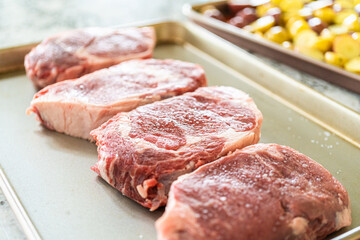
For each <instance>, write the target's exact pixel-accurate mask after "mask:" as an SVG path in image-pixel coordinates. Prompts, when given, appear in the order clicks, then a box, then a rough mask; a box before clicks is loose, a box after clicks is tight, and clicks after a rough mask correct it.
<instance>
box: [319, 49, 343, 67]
mask: <svg viewBox="0 0 360 240" xmlns="http://www.w3.org/2000/svg"><path fill="white" fill-rule="evenodd" d="M324 60H325V62H327V63H329V64H331V65H334V66H338V67H343V66H344V64H345V59H344V58H343V57H342V56H341V55H339V54H337V53H335V52H326V53H325V55H324Z"/></svg>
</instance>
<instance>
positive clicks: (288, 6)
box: [279, 0, 304, 12]
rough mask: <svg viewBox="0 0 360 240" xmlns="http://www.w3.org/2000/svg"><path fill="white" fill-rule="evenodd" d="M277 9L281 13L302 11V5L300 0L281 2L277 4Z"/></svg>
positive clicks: (283, 0) (284, 0)
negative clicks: (278, 8)
mask: <svg viewBox="0 0 360 240" xmlns="http://www.w3.org/2000/svg"><path fill="white" fill-rule="evenodd" d="M279 7H280V9H281V10H282V11H284V12H288V11H293V10H299V9H302V8H303V7H304V3H303V1H302V0H282V1H281V2H280V3H279Z"/></svg>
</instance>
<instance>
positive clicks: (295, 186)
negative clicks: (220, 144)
mask: <svg viewBox="0 0 360 240" xmlns="http://www.w3.org/2000/svg"><path fill="white" fill-rule="evenodd" d="M350 224H351V210H350V199H349V196H348V194H347V192H346V190H345V188H344V187H343V186H342V185H341V184H340V183H339V182H338V181H337V180H336V179H335V178H334V177H333V176H332V175H331V174H330V173H329V172H328V171H327V170H326V169H325V168H324V167H322V166H321V165H320V164H318V163H317V162H315V161H313V160H311V159H310V158H309V157H307V156H305V155H303V154H301V153H299V152H297V151H295V150H294V149H291V148H289V147H285V146H280V145H275V144H255V145H252V146H249V147H246V148H243V149H242V150H237V151H235V152H234V153H232V154H229V155H227V156H226V157H223V158H221V159H219V160H217V161H215V162H213V163H210V164H207V165H205V166H203V167H201V168H199V169H197V170H196V171H195V172H193V173H190V174H187V175H185V176H182V177H180V178H179V179H178V180H177V181H176V182H174V183H173V184H172V186H171V190H170V194H169V202H168V205H167V206H166V210H165V213H164V215H163V216H162V217H161V218H160V219H159V220H158V221H157V222H156V228H157V233H158V240H182V239H184V240H185V239H186V240H208V239H219V240H233V239H237V240H248V239H268V240H278V239H309V240H310V239H323V238H325V236H327V235H328V234H330V233H332V232H334V231H336V230H338V229H340V228H342V227H344V226H348V225H350Z"/></svg>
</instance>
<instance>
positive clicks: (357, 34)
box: [351, 32, 360, 44]
mask: <svg viewBox="0 0 360 240" xmlns="http://www.w3.org/2000/svg"><path fill="white" fill-rule="evenodd" d="M351 37H352V38H353V39H354V40H356V41H357V42H358V43H359V44H360V32H354V33H353V34H351Z"/></svg>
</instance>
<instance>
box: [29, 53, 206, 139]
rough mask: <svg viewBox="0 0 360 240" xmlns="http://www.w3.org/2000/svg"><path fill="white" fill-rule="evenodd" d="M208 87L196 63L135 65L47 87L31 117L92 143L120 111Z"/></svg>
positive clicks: (139, 62) (147, 62) (125, 64)
mask: <svg viewBox="0 0 360 240" xmlns="http://www.w3.org/2000/svg"><path fill="white" fill-rule="evenodd" d="M206 85H207V82H206V77H205V72H204V70H203V68H202V67H200V66H199V65H196V64H193V63H188V62H182V61H178V60H171V59H166V60H158V59H145V60H130V61H126V62H123V63H120V64H118V65H115V66H112V67H110V68H106V69H102V70H98V71H96V72H93V73H90V74H87V75H85V76H83V77H81V78H79V79H77V80H67V81H62V82H59V83H55V84H53V85H50V86H47V87H45V88H43V89H42V90H40V91H39V92H38V93H36V94H35V96H34V98H33V100H32V102H31V106H30V107H29V109H28V110H27V112H28V113H31V112H34V113H36V116H37V119H38V120H39V121H40V122H41V123H42V124H43V125H44V126H45V127H47V128H49V129H51V130H55V131H58V132H61V133H65V134H68V135H71V136H75V137H80V138H84V139H89V140H92V139H91V136H90V131H91V130H93V129H95V128H97V127H99V126H100V125H101V124H102V123H104V122H106V121H107V120H108V119H110V118H111V117H113V116H114V115H116V114H117V113H119V112H127V111H130V110H133V109H134V108H136V107H138V106H140V105H144V104H148V103H152V102H155V101H158V100H162V99H165V98H169V97H173V96H176V95H181V94H183V93H185V92H191V91H195V90H196V89H197V88H199V87H202V86H206Z"/></svg>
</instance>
